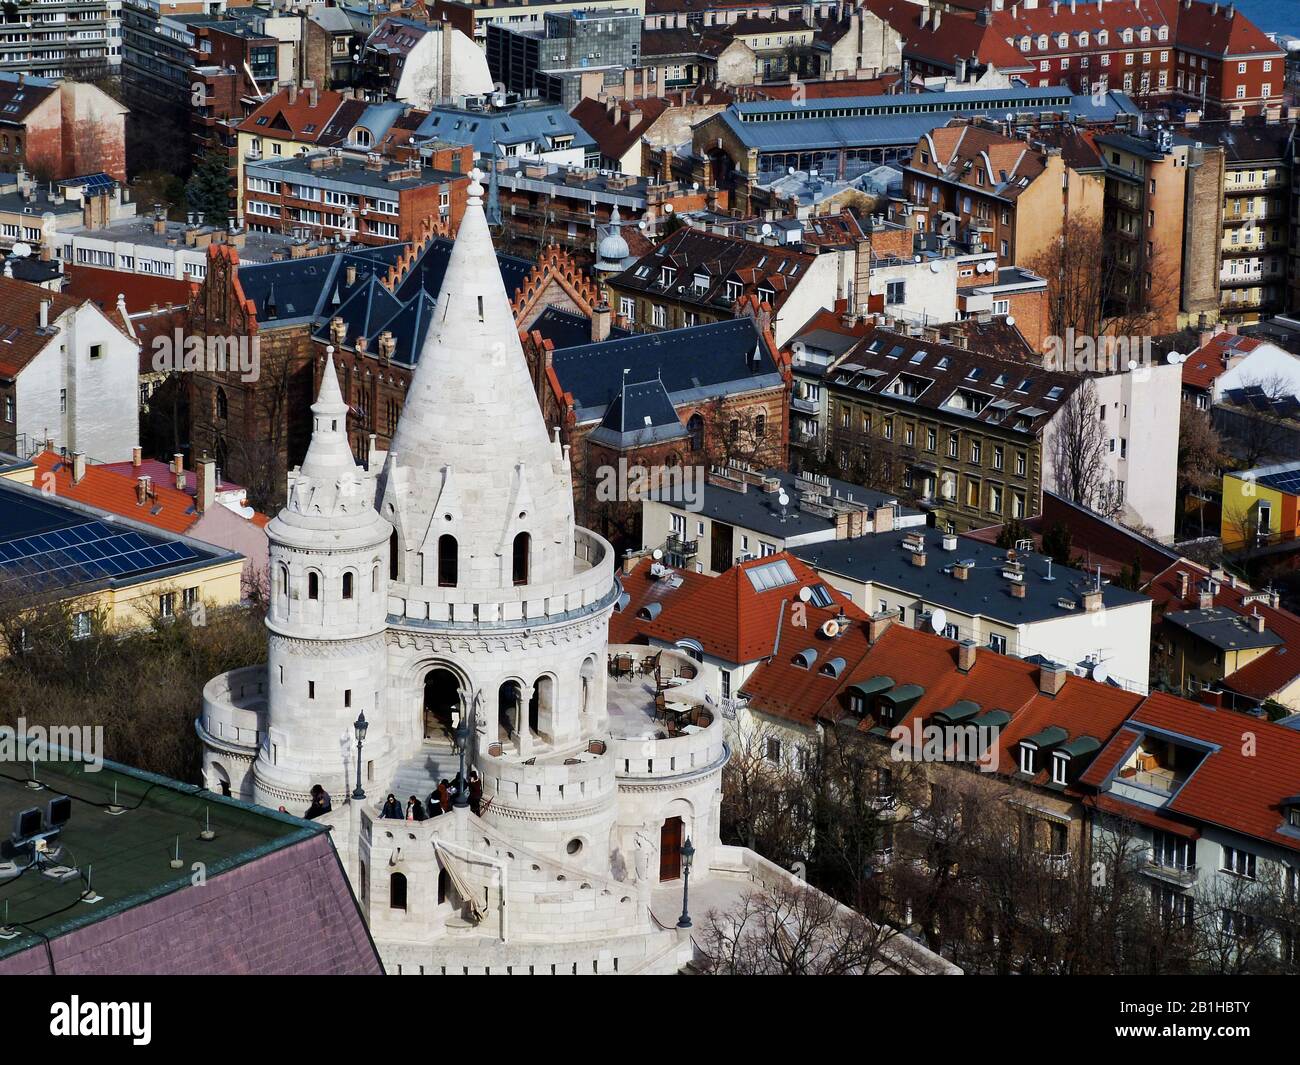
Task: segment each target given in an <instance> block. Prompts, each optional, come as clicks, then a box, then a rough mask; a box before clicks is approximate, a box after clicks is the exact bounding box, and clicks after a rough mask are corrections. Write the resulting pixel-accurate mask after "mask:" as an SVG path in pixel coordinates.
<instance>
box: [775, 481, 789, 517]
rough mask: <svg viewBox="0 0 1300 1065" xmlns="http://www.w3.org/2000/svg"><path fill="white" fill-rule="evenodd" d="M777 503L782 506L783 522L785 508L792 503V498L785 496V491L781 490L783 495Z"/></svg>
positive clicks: (778, 498)
mask: <svg viewBox="0 0 1300 1065" xmlns="http://www.w3.org/2000/svg"><path fill="white" fill-rule="evenodd" d="M776 501H777V502H778V503H780V504H781V520H782V521H785V508H786V507H787V506H788V505H789V503H790V497H789V496H788V495H786V494H785V489H784V488H783V489H781V494H780V495H779V496H777V497H776Z"/></svg>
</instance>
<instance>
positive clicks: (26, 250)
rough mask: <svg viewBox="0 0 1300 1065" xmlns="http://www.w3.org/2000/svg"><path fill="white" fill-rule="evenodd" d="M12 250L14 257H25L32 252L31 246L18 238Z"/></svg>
mask: <svg viewBox="0 0 1300 1065" xmlns="http://www.w3.org/2000/svg"><path fill="white" fill-rule="evenodd" d="M13 251H14V258H15V259H26V258H27V256H29V255H31V253H32V246H31V245H30V244H28V243H26V242H25V241H21V240H20V241H19V242H18V243H17V244H15V245H14V248H13Z"/></svg>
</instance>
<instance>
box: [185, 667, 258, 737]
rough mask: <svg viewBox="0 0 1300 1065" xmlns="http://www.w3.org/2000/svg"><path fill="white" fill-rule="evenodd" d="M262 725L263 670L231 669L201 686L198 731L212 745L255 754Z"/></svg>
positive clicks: (248, 668) (249, 668) (250, 668)
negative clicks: (201, 713) (201, 707)
mask: <svg viewBox="0 0 1300 1065" xmlns="http://www.w3.org/2000/svg"><path fill="white" fill-rule="evenodd" d="M265 724H266V667H265V666H245V667H244V668H242V669H232V670H230V671H229V672H228V673H221V674H219V675H218V676H216V677H213V678H212V679H211V680H210V681H208V683H207V684H205V685H204V686H203V715H202V716H201V717H200V718H199V728H200V729H201V730H202V732H203V733H205V734H206V738H207V739H210V740H211V741H212V742H213V743H215V744H217V745H221V746H225V747H228V748H232V749H243V750H247V751H251V752H256V751H257V748H258V746H259V745H260V743H261V741H262V730H263V729H264V728H265Z"/></svg>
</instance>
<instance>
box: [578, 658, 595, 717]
mask: <svg viewBox="0 0 1300 1065" xmlns="http://www.w3.org/2000/svg"><path fill="white" fill-rule="evenodd" d="M595 696H596V660H595V659H594V658H588V659H587V661H585V662H583V663H582V703H581V706H582V712H583V713H584V714H587V713H590V712H591V705H592V703H591V701H592V699H594V698H595Z"/></svg>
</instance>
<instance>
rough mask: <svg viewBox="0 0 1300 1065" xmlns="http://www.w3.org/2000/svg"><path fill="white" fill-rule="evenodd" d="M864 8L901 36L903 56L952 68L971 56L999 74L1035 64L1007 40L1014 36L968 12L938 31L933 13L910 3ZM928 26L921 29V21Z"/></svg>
mask: <svg viewBox="0 0 1300 1065" xmlns="http://www.w3.org/2000/svg"><path fill="white" fill-rule="evenodd" d="M862 6H863V7H864V8H866V9H867V10H868V11H871V12H872V13H873V14H875V15H877V16H878V17H880V18H882V19H884V20H885V21H886V22H888V23H889V24H890V25H891V26H892V27H893V28H894V29H895V30H897V31H898V33H899V34H900V35H901V36H902V38H903V41H904V49H903V51H904V54H905V55H907V56H910V57H913V58H920V59H923V60H928V61H929V62H931V63H935V64H937V65H940V66H943V67H946V68H951V67H953V65H954V63H955V61H956V60H957V59H969V58H971V57H972V56H973V57H974V58H976V59H978V60H979V61H980V62H981V63H992V64H993V65H994V66H996V67H997V68H998V69H999V70H1000V71H1002V72H1004V73H1007V72H1011V71H1017V72H1023V71H1031V70H1033V69H1034V64H1033V63H1032V62H1031V61H1030V60H1029V59H1027V58H1025V56H1023V55H1021V54H1020V50H1019V49H1018V48H1013V47H1012V46H1011V45H1009V44H1008V43H1007V41H1006V38H1007V37H1009V36H1011V34H1010V33H1005V32H1004V31H1003V29H1002V28H1001V27H1000V26H999V27H996V28H995V26H994V24H993V20H992V19H990V20H989V21H988V23H987V24H985V23H981V22H980V21H979V20H978V19H976V18H975V16H974V15H971V14H968V13H966V12H959V11H948V12H945V13H943V14H942V16H941V17H940V19H939V28H938V29H935V28H934V25H933V23H932V22H931V21H930V12H929V10H928V9H926V8H921V7H918V6H917V5H916V4H914V3H912V2H911V0H863V4H862ZM923 18H924V19H925V20H926V25H925V26H922V25H921V21H922V19H923Z"/></svg>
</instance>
